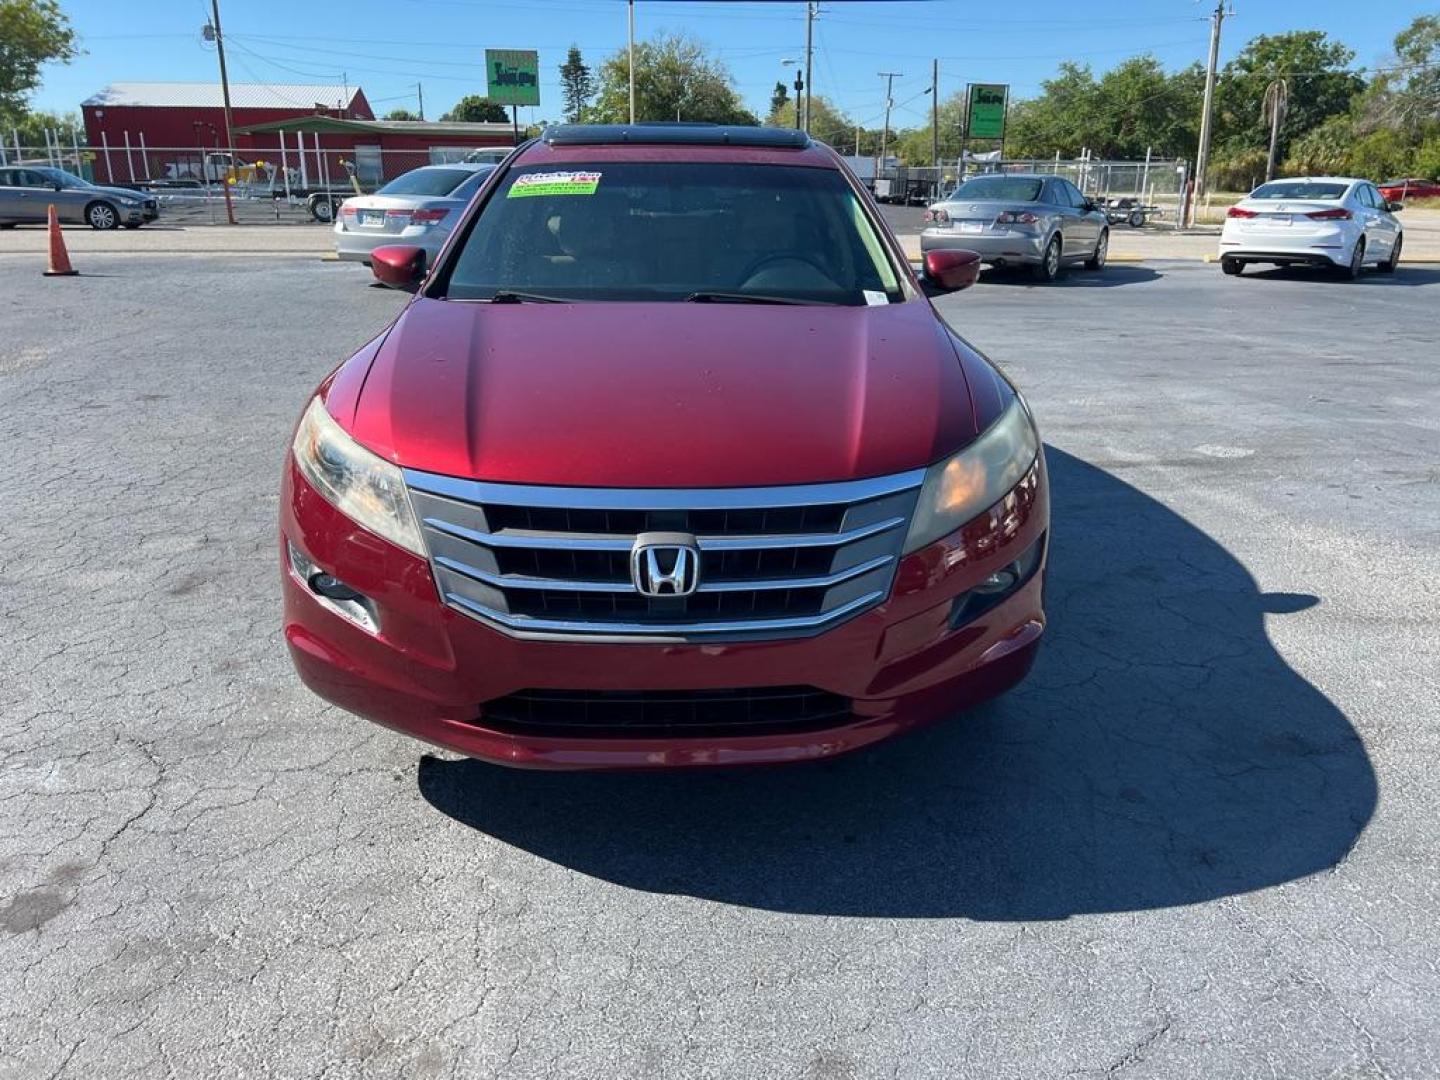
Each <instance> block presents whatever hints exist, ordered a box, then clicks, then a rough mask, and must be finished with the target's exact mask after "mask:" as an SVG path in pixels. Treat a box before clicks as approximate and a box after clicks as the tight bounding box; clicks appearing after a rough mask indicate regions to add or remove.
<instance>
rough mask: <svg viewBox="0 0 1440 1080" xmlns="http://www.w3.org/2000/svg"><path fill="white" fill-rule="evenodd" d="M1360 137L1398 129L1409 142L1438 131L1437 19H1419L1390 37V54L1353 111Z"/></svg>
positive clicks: (1439, 33)
mask: <svg viewBox="0 0 1440 1080" xmlns="http://www.w3.org/2000/svg"><path fill="white" fill-rule="evenodd" d="M1355 113H1356V127H1357V129H1358V130H1360V131H1362V132H1364V133H1367V134H1368V133H1370V132H1373V131H1377V130H1379V129H1381V128H1398V129H1400V130H1401V131H1404V132H1405V133H1406V135H1407V137H1408V139H1409V141H1411V142H1413V143H1419V142H1421V141H1423V140H1424V138H1425V137H1426V136H1427V134H1430V133H1434V132H1440V16H1437V15H1421V16H1420V17H1419V18H1417V19H1415V20H1414V21H1413V22H1411V23H1410V25H1409V26H1407V27H1406V28H1405V29H1404V30H1402V31H1400V33H1398V34H1396V35H1395V56H1394V59H1393V60H1392V61H1391V62H1389V63H1387V64H1386V65H1385V66H1384V68H1382V70H1381V71H1379V72H1378V73H1377V74H1376V76H1375V78H1374V80H1373V81H1372V82H1371V83H1370V86H1369V87H1368V88H1367V89H1366V91H1365V94H1364V97H1363V98H1362V99H1361V100H1360V102H1359V103H1358V104H1357V105H1356V107H1355Z"/></svg>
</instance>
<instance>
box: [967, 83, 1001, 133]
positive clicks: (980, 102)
mask: <svg viewBox="0 0 1440 1080" xmlns="http://www.w3.org/2000/svg"><path fill="white" fill-rule="evenodd" d="M1009 95H1010V87H1008V86H1005V85H1003V84H991V83H971V84H970V122H969V126H968V130H969V133H970V138H972V139H1003V138H1004V137H1005V100H1006V98H1008V97H1009Z"/></svg>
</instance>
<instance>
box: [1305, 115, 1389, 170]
mask: <svg viewBox="0 0 1440 1080" xmlns="http://www.w3.org/2000/svg"><path fill="white" fill-rule="evenodd" d="M1354 145H1355V125H1354V123H1353V122H1352V121H1351V119H1350V117H1349V116H1332V117H1331V118H1330V119H1329V120H1326V121H1325V122H1324V123H1323V124H1320V125H1319V126H1318V127H1313V128H1311V129H1310V130H1309V131H1307V132H1306V133H1305V134H1304V135H1301V136H1300V137H1299V138H1298V139H1294V140H1292V141H1291V143H1290V153H1289V154H1288V155H1287V156H1286V158H1285V165H1284V168H1283V169H1282V170H1281V171H1282V173H1284V174H1285V175H1289V176H1344V175H1346V174H1347V173H1349V172H1350V152H1351V149H1352V148H1353V147H1354ZM1382 179H1383V178H1382Z"/></svg>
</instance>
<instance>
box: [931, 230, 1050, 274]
mask: <svg viewBox="0 0 1440 1080" xmlns="http://www.w3.org/2000/svg"><path fill="white" fill-rule="evenodd" d="M1044 240H1045V238H1044V237H1043V236H1040V235H1039V234H1037V233H1029V232H1021V231H1020V230H1018V229H1011V230H996V229H993V228H990V227H987V228H986V231H984V232H979V233H966V232H959V231H957V230H955V229H937V228H929V229H925V230H924V231H923V232H921V233H920V250H921V251H933V250H936V249H938V248H964V249H965V250H967V251H974V252H976V253H978V254H979V256H980V260H981V261H982V262H986V263H992V264H997V263H1020V264H1025V265H1029V264H1032V263H1039V262H1040V260H1041V259H1042V258H1044V255H1045V243H1044Z"/></svg>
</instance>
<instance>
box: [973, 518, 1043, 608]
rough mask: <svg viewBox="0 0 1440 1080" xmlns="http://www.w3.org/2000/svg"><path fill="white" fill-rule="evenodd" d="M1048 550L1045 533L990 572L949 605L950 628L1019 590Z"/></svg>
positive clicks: (1001, 601) (999, 602) (995, 604)
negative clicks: (1007, 561) (1010, 559)
mask: <svg viewBox="0 0 1440 1080" xmlns="http://www.w3.org/2000/svg"><path fill="white" fill-rule="evenodd" d="M1044 552H1045V535H1044V534H1041V536H1039V537H1038V538H1037V539H1036V541H1035V542H1034V543H1033V544H1031V545H1030V546H1029V547H1028V548H1026V549H1025V551H1023V552H1022V553H1021V555H1020V557H1019V558H1018V559H1016V560H1015V561H1014V562H1012V563H1009V564H1007V565H1005V566H1002V567H1000V569H998V570H995V571H993V572H991V573H990V574H989V575H987V576H986V577H985V579H984V580H983V581H981V582H980V584H978V585H976V586H975V587H974V588H973V589H969V590H967V591H966V592H963V593H961V594H960V595H959V596H957V597H956V598H955V602H954V603H953V604H951V605H950V629H952V630H955V629H957V628H959V627H961V626H963V625H965V624H966V623H968V622H971V621H973V620H974V619H978V618H979V617H980V616H981V615H983V614H985V612H987V611H989V610H990V609H991V608H994V607H997V606H998V605H1000V604H1001V603H1003V602H1004V601H1005V600H1007V599H1008V598H1009V597H1011V596H1013V595H1014V594H1015V593H1017V592H1018V591H1019V590H1020V587H1021V586H1022V585H1024V584H1025V583H1026V582H1027V581H1029V580H1030V578H1031V577H1032V576H1033V575H1034V573H1035V571H1036V569H1037V568H1038V567H1039V566H1040V557H1041V556H1042V555H1043V554H1044Z"/></svg>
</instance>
